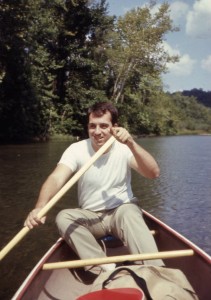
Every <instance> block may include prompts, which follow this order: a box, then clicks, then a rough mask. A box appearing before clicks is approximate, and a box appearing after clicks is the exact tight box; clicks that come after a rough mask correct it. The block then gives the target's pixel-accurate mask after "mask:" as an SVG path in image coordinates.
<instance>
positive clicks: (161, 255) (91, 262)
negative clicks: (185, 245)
mask: <svg viewBox="0 0 211 300" xmlns="http://www.w3.org/2000/svg"><path fill="white" fill-rule="evenodd" d="M192 255H194V251H193V250H192V249H185V250H173V251H161V252H155V253H142V254H128V255H121V256H110V257H101V258H89V259H83V260H72V261H63V262H54V263H47V264H44V265H43V270H53V269H65V268H68V269H71V268H81V267H86V266H95V265H102V264H110V263H120V262H125V261H139V260H153V259H169V258H176V257H183V256H184V257H185V256H192Z"/></svg>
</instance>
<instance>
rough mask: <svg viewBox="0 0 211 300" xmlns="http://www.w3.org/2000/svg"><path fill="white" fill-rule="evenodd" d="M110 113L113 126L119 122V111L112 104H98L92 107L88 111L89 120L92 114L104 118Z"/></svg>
mask: <svg viewBox="0 0 211 300" xmlns="http://www.w3.org/2000/svg"><path fill="white" fill-rule="evenodd" d="M107 111H108V112H110V114H111V122H112V124H113V125H114V124H116V123H117V122H118V110H117V108H116V107H115V106H114V105H113V104H112V103H110V102H97V103H95V104H94V105H92V106H91V107H90V108H89V109H88V113H87V115H88V118H89V115H90V114H91V113H93V114H94V115H95V116H97V117H102V116H103V115H104V114H105V113H106V112H107Z"/></svg>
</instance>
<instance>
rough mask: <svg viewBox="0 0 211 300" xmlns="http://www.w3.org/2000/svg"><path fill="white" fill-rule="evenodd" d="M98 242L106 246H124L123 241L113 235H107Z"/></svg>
mask: <svg viewBox="0 0 211 300" xmlns="http://www.w3.org/2000/svg"><path fill="white" fill-rule="evenodd" d="M98 243H99V244H101V245H103V246H105V247H106V248H116V247H121V246H123V243H122V241H120V240H119V239H118V238H116V237H115V236H113V235H106V236H104V237H102V238H100V239H99V240H98Z"/></svg>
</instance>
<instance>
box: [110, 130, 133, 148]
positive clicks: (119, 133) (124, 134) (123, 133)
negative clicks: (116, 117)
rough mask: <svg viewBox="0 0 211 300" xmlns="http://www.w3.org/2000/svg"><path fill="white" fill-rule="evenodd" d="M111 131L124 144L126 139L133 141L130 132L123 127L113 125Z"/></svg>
mask: <svg viewBox="0 0 211 300" xmlns="http://www.w3.org/2000/svg"><path fill="white" fill-rule="evenodd" d="M111 133H112V134H113V136H114V137H115V138H116V139H117V141H119V142H120V143H123V144H126V143H127V142H128V141H130V142H132V141H133V138H132V136H131V135H130V133H129V132H128V131H127V130H126V129H125V128H123V127H113V128H112V129H111Z"/></svg>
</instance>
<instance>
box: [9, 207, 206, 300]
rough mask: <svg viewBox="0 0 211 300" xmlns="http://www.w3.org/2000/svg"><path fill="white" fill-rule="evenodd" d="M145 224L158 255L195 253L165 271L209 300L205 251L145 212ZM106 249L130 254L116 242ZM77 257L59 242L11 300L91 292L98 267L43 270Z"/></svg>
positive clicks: (109, 252)
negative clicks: (183, 277)
mask: <svg viewBox="0 0 211 300" xmlns="http://www.w3.org/2000/svg"><path fill="white" fill-rule="evenodd" d="M144 217H145V220H146V223H147V224H148V226H149V228H150V229H151V230H155V232H156V234H155V236H154V238H155V240H156V243H157V245H158V248H159V251H170V250H184V249H193V250H194V255H193V256H190V257H181V258H171V259H166V260H165V264H166V267H169V268H177V269H181V270H182V271H183V272H184V274H185V275H186V277H187V278H188V280H189V282H190V283H191V285H192V286H193V288H194V289H195V291H196V293H197V295H198V296H199V299H202V300H207V299H209V298H210V295H211V285H210V282H211V258H210V256H209V255H207V254H206V253H205V252H204V251H202V250H201V249H200V248H198V247H197V246H196V245H194V244H193V243H191V242H190V241H189V240H187V239H186V238H185V237H183V236H182V235H180V234H179V233H177V232H176V231H174V230H173V229H171V228H170V227H168V226H167V225H166V224H164V223H162V222H161V221H160V220H158V219H156V218H155V217H153V216H152V215H150V214H149V213H147V212H145V211H144ZM114 243H115V245H113V244H110V245H107V246H109V247H108V248H107V255H108V256H114V255H125V254H128V250H127V248H126V247H125V246H123V245H122V244H121V243H119V242H114ZM76 259H78V257H77V256H76V255H75V254H74V253H73V251H72V250H71V249H70V248H69V247H68V246H67V244H66V243H65V242H64V241H63V240H62V239H59V240H58V241H57V242H56V243H55V244H54V245H53V246H52V248H51V249H50V250H49V251H48V252H47V253H46V254H45V256H44V257H43V258H42V259H41V260H40V262H39V263H38V264H37V265H36V267H35V268H34V269H33V270H32V272H31V273H30V274H29V276H28V277H27V278H26V280H25V281H24V283H23V284H22V286H21V287H20V288H19V290H18V291H17V293H16V294H15V296H14V297H13V298H12V300H19V299H21V300H28V299H36V300H50V299H62V300H66V299H68V300H69V299H77V297H79V296H81V295H83V294H85V293H88V292H89V291H90V288H91V285H92V282H93V280H94V278H95V273H96V274H97V272H98V271H99V270H98V269H97V268H98V267H96V268H94V269H93V271H92V272H89V273H87V272H84V270H83V269H79V270H74V269H73V270H70V269H58V270H43V269H42V266H43V264H45V263H50V262H59V261H68V260H76Z"/></svg>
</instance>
